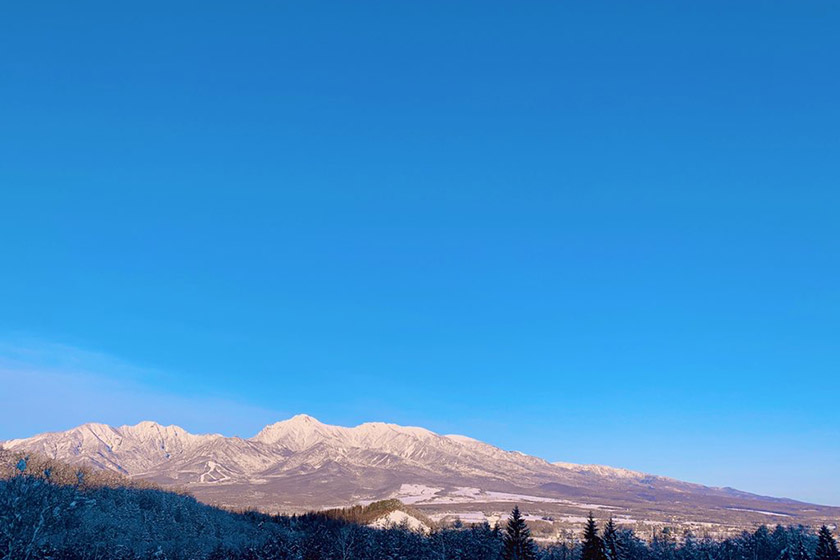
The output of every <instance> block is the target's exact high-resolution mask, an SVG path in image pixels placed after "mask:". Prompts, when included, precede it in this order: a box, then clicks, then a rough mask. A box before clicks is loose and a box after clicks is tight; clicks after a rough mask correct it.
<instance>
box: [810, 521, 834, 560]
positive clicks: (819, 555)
mask: <svg viewBox="0 0 840 560" xmlns="http://www.w3.org/2000/svg"><path fill="white" fill-rule="evenodd" d="M817 536H818V538H819V540H818V541H817V551H816V553H815V554H814V560H840V551H838V550H837V541H835V540H834V536H833V535H832V534H831V531H829V530H828V527H826V526H825V525H823V526H822V527H820V531H819V533H818V535H817Z"/></svg>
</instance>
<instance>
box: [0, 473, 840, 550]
mask: <svg viewBox="0 0 840 560" xmlns="http://www.w3.org/2000/svg"><path fill="white" fill-rule="evenodd" d="M0 459H2V458H0ZM7 459H8V457H7ZM97 477H98V478H97ZM391 505H393V504H387V503H383V504H379V505H376V506H374V507H372V508H370V509H369V510H364V509H359V510H349V511H348V512H347V513H346V514H340V513H339V512H336V511H332V512H326V513H323V512H322V513H309V514H305V515H295V516H286V515H266V514H262V513H257V512H241V513H235V512H230V511H226V510H222V509H218V508H214V507H211V506H208V505H206V504H202V503H200V502H198V501H196V500H195V499H194V498H192V497H191V496H189V495H184V494H179V493H174V492H169V491H164V490H162V489H159V488H155V487H154V486H151V485H147V484H136V483H130V482H129V481H127V480H125V479H121V478H119V477H117V478H114V477H113V475H102V476H100V475H97V474H96V473H91V472H90V471H85V470H83V469H81V470H80V469H74V468H71V467H68V466H66V465H61V464H55V463H52V462H49V461H43V460H32V459H30V460H28V461H27V460H26V459H25V458H19V459H17V461H16V462H15V461H11V463H10V461H8V460H7V461H6V463H5V466H4V463H3V462H2V461H0V559H2V560H840V555H838V552H837V544H836V541H835V540H834V537H833V535H832V534H831V531H830V530H829V529H828V528H827V527H822V528H821V529H820V530H819V531H817V532H813V531H811V530H810V529H808V528H805V527H801V526H796V527H782V526H777V527H775V528H773V529H768V528H767V527H760V528H758V529H757V530H755V531H753V532H744V533H743V534H742V535H740V536H738V537H734V538H729V539H726V540H713V539H709V538H696V537H694V536H693V535H691V534H690V533H689V534H684V535H681V536H680V538H677V535H675V534H674V533H673V532H671V531H670V530H667V529H666V530H662V531H660V532H658V533H657V534H656V535H655V536H654V537H653V539H651V540H650V541H649V542H648V541H644V540H642V539H640V538H638V537H637V536H636V535H635V534H634V533H633V531H632V530H630V529H627V528H621V527H617V526H616V525H615V524H614V523H613V522H612V521H611V520H610V521H608V522H607V523H606V524H605V525H604V528H603V530H599V527H598V524H597V523H596V521H595V519H594V518H593V517H592V516H591V515H590V517H589V519H588V522H587V524H586V527H585V529H584V531H583V533H582V534H581V536H580V539H576V540H575V541H574V542H571V541H570V542H562V543H560V542H558V543H537V542H535V540H534V539H533V538H532V536H531V533H530V531H529V528H528V525H527V523H526V521H525V519H524V517H523V515H522V513H521V512H520V510H519V508H518V507H517V508H514V510H513V512H511V515H510V517H509V518H508V519H507V521H506V523H505V524H504V525H503V526H500V525H498V524H497V525H496V526H495V527H491V526H490V525H488V524H487V523H483V524H477V525H472V526H468V527H466V526H462V525H460V524H458V525H457V526H453V527H446V528H437V529H434V530H432V531H431V532H430V533H428V534H422V533H418V532H414V531H411V530H409V529H408V528H407V527H404V526H403V527H393V528H388V529H373V528H370V527H368V526H366V525H364V524H362V523H361V522H363V521H367V519H368V517H369V516H370V515H373V514H374V513H376V512H377V511H379V510H380V509H383V508H387V507H391ZM351 519H352V520H351ZM353 520H356V521H359V522H354V521H353Z"/></svg>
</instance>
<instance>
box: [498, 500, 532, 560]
mask: <svg viewBox="0 0 840 560" xmlns="http://www.w3.org/2000/svg"><path fill="white" fill-rule="evenodd" d="M502 540H503V542H504V549H503V550H502V557H503V558H504V560H535V559H536V557H537V553H536V550H535V548H536V547H535V546H534V540H533V539H532V538H531V530H530V529H528V525H527V524H526V523H525V519H523V518H522V514H521V513H520V511H519V506H514V508H513V511H512V512H511V513H510V517H509V518H508V522H507V527H505V534H504V536H503V537H502Z"/></svg>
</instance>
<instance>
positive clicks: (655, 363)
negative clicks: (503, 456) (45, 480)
mask: <svg viewBox="0 0 840 560" xmlns="http://www.w3.org/2000/svg"><path fill="white" fill-rule="evenodd" d="M0 22H1V23H0V28H2V31H0V53H2V54H0V132H1V133H0V259H2V260H0V262H2V270H1V271H0V272H2V273H0V439H2V438H11V437H22V436H28V435H32V434H34V433H36V432H40V431H44V430H56V429H67V428H69V427H72V426H74V425H77V424H80V423H83V422H85V421H103V422H108V423H114V424H124V423H135V422H137V421H140V420H143V419H153V420H157V421H160V422H164V423H177V424H180V425H182V426H184V427H185V428H187V429H190V430H193V431H214V432H222V433H226V434H238V435H243V436H249V435H252V434H253V433H255V432H256V431H258V429H259V428H260V427H261V426H262V425H263V424H266V423H268V422H272V421H276V420H279V419H283V418H285V417H288V416H291V415H292V414H295V413H299V412H305V413H308V414H311V415H313V416H316V417H317V418H319V419H321V420H322V421H324V422H329V423H336V424H345V425H353V424H356V423H359V422H362V421H368V420H384V421H390V422H396V423H400V424H411V425H421V426H425V427H427V428H430V429H432V430H435V431H439V432H444V433H451V432H456V433H464V434H467V435H470V436H473V437H476V438H479V439H482V440H485V441H488V442H490V443H493V444H496V445H499V446H502V447H504V448H507V449H518V450H522V451H525V452H528V453H532V454H536V455H539V456H542V457H544V458H547V459H549V460H564V461H572V462H585V463H603V464H609V465H614V466H621V467H628V468H633V469H639V470H644V471H648V472H653V473H658V474H665V475H669V476H674V477H677V478H682V479H686V480H690V481H697V482H702V483H707V484H713V485H728V486H734V487H738V488H741V489H744V490H750V491H755V492H759V493H765V494H771V495H781V496H789V497H795V498H800V499H804V500H810V501H816V502H821V503H829V504H838V505H840V479H838V478H837V473H838V472H840V425H839V423H838V408H839V407H838V398H840V381H838V373H840V256H838V255H840V251H838V250H840V246H839V245H840V218H839V217H838V216H840V102H838V100H840V72H838V60H840V34H838V32H837V30H838V29H840V6H838V4H837V2H834V1H830V2H829V1H825V2H823V1H815V2H764V1H762V2H734V3H733V2H712V1H704V2H695V3H690V4H689V3H675V2H644V3H640V2H615V3H609V2H552V3H549V2H529V3H525V2H509V3H497V2H490V1H481V2H466V1H465V2H450V1H444V2H433V1H430V0H424V1H422V2H413V3H410V2H362V1H360V2H336V3H322V2H286V3H280V2H247V3H235V4H234V3H229V2H226V3H214V2H183V3H178V2H161V3H158V2H142V3H139V4H133V5H127V4H125V3H114V2H101V3H95V4H94V3H87V2H73V3H68V2H60V3H59V2H56V3H55V4H54V5H52V6H47V5H45V4H43V3H38V4H33V3H27V2H11V3H6V4H5V5H4V6H3V7H2V8H0Z"/></svg>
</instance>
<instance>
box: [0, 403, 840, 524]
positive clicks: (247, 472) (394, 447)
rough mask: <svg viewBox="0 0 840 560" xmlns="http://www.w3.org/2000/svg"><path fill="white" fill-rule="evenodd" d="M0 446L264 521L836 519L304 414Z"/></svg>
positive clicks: (46, 437) (60, 435)
mask: <svg viewBox="0 0 840 560" xmlns="http://www.w3.org/2000/svg"><path fill="white" fill-rule="evenodd" d="M3 447H6V448H8V449H11V450H21V451H31V452H37V453H42V454H45V455H48V456H50V457H54V458H57V459H60V460H63V461H67V462H70V463H73V464H81V465H87V466H91V467H94V468H100V469H110V470H114V471H119V472H121V473H124V474H127V475H129V476H132V477H138V478H145V479H150V480H153V481H155V482H158V483H160V484H164V485H166V484H175V485H178V486H180V487H185V486H186V487H187V488H188V489H189V491H190V492H192V493H193V494H194V495H195V496H196V497H197V498H198V499H201V500H204V501H206V502H208V503H214V504H218V505H224V506H231V507H257V508H260V509H263V510H268V511H302V510H307V509H311V508H319V507H326V506H336V505H350V504H353V503H368V502H371V501H374V500H380V499H384V498H397V499H400V500H402V501H403V502H404V503H407V504H412V506H413V507H418V508H423V509H424V510H426V511H425V513H428V514H434V515H438V516H441V515H443V516H445V515H446V512H447V511H451V508H452V507H453V505H454V504H459V506H458V507H459V508H461V509H463V508H465V507H467V508H474V509H475V510H476V511H490V512H491V513H492V514H497V513H503V512H504V510H505V509H507V508H508V507H509V505H510V504H511V503H526V504H531V507H532V508H537V507H539V508H541V510H540V515H549V514H550V515H556V516H558V517H562V518H568V519H572V518H575V519H576V518H579V517H580V516H581V515H586V513H587V512H588V511H589V510H600V511H603V512H609V514H610V515H612V514H613V512H615V513H616V514H618V513H621V514H622V515H624V516H625V517H627V518H631V517H632V518H635V519H642V518H648V519H652V520H653V519H670V520H673V519H678V520H691V519H695V520H706V521H708V520H710V519H712V520H714V519H718V518H719V519H734V520H735V521H733V523H738V524H741V525H743V524H748V523H751V522H753V521H754V519H758V518H761V517H762V516H761V515H760V514H756V513H755V512H761V511H773V512H778V513H779V514H783V515H789V516H791V518H795V519H796V520H797V521H812V520H817V519H824V518H825V519H830V517H831V516H834V518H835V519H836V518H840V508H825V507H822V506H810V505H808V504H801V503H799V502H793V501H790V500H782V499H775V498H763V497H760V496H754V495H752V494H748V493H745V492H738V491H734V490H732V489H722V488H709V487H705V486H701V485H698V484H691V483H686V482H680V481H677V480H673V479H669V478H665V477H659V476H653V475H648V474H645V473H640V472H635V471H630V470H626V469H619V468H613V467H606V466H600V465H577V464H572V463H553V464H552V463H549V462H547V461H545V460H543V459H540V458H537V457H532V456H529V455H526V454H523V453H520V452H511V451H505V450H502V449H499V448H498V447H494V446H492V445H489V444H487V443H484V442H481V441H478V440H475V439H472V438H469V437H466V436H459V435H445V436H444V435H439V434H436V433H434V432H431V431H429V430H426V429H423V428H417V427H405V426H399V425H396V424H388V423H383V422H369V423H365V424H361V425H359V426H355V427H342V426H331V425H327V424H323V423H321V422H319V421H318V420H316V419H315V418H313V417H311V416H307V415H305V414H300V415H297V416H294V417H293V418H290V419H288V420H284V421H282V422H277V423H275V424H271V425H269V426H266V427H265V428H263V429H262V430H261V431H260V432H259V433H257V434H256V435H255V436H253V437H251V438H248V439H243V438H239V437H224V436H221V435H219V434H205V435H196V434H191V433H188V432H187V431H185V430H183V429H182V428H179V427H177V426H162V425H160V424H157V423H155V422H141V423H139V424H137V425H136V426H120V427H116V428H115V427H111V426H108V425H105V424H84V425H82V426H79V427H76V428H73V429H71V430H68V431H66V432H51V433H45V434H40V435H37V436H34V437H31V438H26V439H17V440H11V441H7V442H5V443H4V444H3ZM447 508H449V510H447ZM561 514H562V515H561ZM824 515H827V516H829V517H825V516H824ZM764 517H766V516H764ZM657 522H660V521H657ZM704 522H705V521H704Z"/></svg>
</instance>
